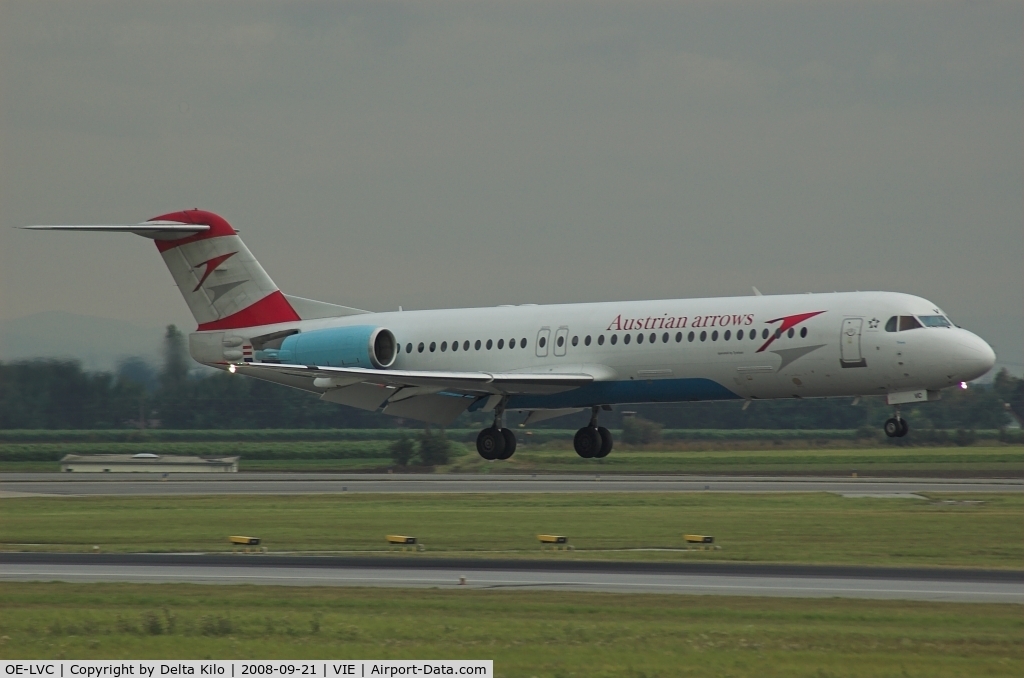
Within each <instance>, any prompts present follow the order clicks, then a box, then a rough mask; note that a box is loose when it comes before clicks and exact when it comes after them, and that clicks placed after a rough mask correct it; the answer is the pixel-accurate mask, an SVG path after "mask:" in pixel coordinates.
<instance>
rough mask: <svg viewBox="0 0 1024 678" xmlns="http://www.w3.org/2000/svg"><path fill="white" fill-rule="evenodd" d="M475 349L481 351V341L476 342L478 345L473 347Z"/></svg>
mask: <svg viewBox="0 0 1024 678" xmlns="http://www.w3.org/2000/svg"><path fill="white" fill-rule="evenodd" d="M473 348H475V349H476V350H478V351H479V350H480V340H479V339H477V340H476V343H475V344H474V345H473Z"/></svg>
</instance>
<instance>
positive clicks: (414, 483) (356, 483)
mask: <svg viewBox="0 0 1024 678" xmlns="http://www.w3.org/2000/svg"><path fill="white" fill-rule="evenodd" d="M341 492H364V493H391V492H396V493H456V492H480V493H494V492H505V493H531V492H835V493H839V494H849V495H863V496H889V495H892V496H894V497H895V496H900V495H902V496H909V495H913V494H915V493H919V492H1014V493H1018V492H1024V481H1022V480H1019V479H943V478H817V477H798V478H793V477H781V478H780V477H744V478H737V477H729V476H617V475H596V474H579V475H537V476H526V475H479V474H477V475H470V474H465V475H462V474H459V475H455V474H450V475H449V474H438V475H413V474H409V475H399V474H396V475H389V474H280V473H275V474H259V473H230V474H227V473H225V474H172V475H170V476H168V477H166V478H164V477H161V476H160V475H158V474H153V475H152V476H150V475H148V474H139V473H104V474H60V473H5V474H0V498H2V497H18V496H39V495H44V496H97V495H110V496H127V495H209V494H334V493H341Z"/></svg>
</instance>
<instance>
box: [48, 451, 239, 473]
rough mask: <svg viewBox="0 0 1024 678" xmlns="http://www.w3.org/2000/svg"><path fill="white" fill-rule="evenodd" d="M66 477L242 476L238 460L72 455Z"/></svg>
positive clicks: (63, 465)
mask: <svg viewBox="0 0 1024 678" xmlns="http://www.w3.org/2000/svg"><path fill="white" fill-rule="evenodd" d="M60 470H61V472H64V473H71V472H75V473H238V457H179V456H164V455H160V454H147V453H143V454H68V455H65V456H64V458H63V459H61V460H60Z"/></svg>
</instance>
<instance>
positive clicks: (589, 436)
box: [572, 407, 613, 459]
mask: <svg viewBox="0 0 1024 678" xmlns="http://www.w3.org/2000/svg"><path fill="white" fill-rule="evenodd" d="M599 411H600V408H597V407H594V408H592V409H591V415H590V423H589V424H587V425H586V426H584V427H583V428H581V429H580V430H579V431H576V436H575V437H574V438H573V439H572V446H573V447H574V448H575V449H576V454H578V455H580V456H581V457H583V458H584V459H603V458H604V457H607V456H608V453H609V452H611V451H612V443H613V441H612V434H611V431H609V430H608V429H606V428H605V427H604V426H598V425H597V413H598V412H599Z"/></svg>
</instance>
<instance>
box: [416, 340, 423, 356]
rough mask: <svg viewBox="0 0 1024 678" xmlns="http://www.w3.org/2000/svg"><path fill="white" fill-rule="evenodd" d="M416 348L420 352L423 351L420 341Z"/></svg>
mask: <svg viewBox="0 0 1024 678" xmlns="http://www.w3.org/2000/svg"><path fill="white" fill-rule="evenodd" d="M416 350H417V351H419V352H420V353H423V342H422V341H421V342H420V345H419V346H417V347H416Z"/></svg>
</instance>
